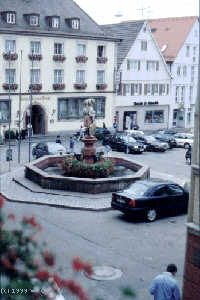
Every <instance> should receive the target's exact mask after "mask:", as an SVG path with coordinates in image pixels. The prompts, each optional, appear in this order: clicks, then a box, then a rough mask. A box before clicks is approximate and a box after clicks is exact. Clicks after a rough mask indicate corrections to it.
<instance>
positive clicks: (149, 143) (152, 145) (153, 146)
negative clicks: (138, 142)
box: [143, 135, 169, 152]
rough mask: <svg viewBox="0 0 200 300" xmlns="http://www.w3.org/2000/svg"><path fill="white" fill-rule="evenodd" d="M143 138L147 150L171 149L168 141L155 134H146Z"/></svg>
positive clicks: (161, 150) (160, 150)
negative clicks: (158, 138) (159, 138)
mask: <svg viewBox="0 0 200 300" xmlns="http://www.w3.org/2000/svg"><path fill="white" fill-rule="evenodd" d="M143 140H144V143H145V145H146V151H155V152H165V151H166V150H168V149H169V144H168V143H166V142H161V141H159V140H157V139H156V138H155V137H153V136H150V135H146V136H144V137H143Z"/></svg>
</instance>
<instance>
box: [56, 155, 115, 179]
mask: <svg viewBox="0 0 200 300" xmlns="http://www.w3.org/2000/svg"><path fill="white" fill-rule="evenodd" d="M62 169H63V170H64V171H65V175H66V176H72V177H81V178H104V177H108V176H109V175H110V174H111V173H112V172H113V170H114V163H113V162H112V161H111V160H108V159H102V160H101V161H100V162H98V163H95V164H92V165H90V164H87V163H85V162H83V161H79V160H77V159H76V158H73V157H67V158H66V159H65V160H64V162H63V164H62Z"/></svg>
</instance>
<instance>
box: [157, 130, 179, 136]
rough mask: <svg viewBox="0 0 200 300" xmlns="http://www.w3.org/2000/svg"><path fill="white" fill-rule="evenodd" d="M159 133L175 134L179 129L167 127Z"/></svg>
mask: <svg viewBox="0 0 200 300" xmlns="http://www.w3.org/2000/svg"><path fill="white" fill-rule="evenodd" d="M158 133H160V134H169V135H174V134H176V133H177V131H176V130H175V129H165V130H159V131H158Z"/></svg>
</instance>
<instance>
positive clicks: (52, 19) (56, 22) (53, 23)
mask: <svg viewBox="0 0 200 300" xmlns="http://www.w3.org/2000/svg"><path fill="white" fill-rule="evenodd" d="M47 21H48V25H49V26H50V27H51V28H55V29H58V28H59V27H60V17H57V16H49V17H47Z"/></svg>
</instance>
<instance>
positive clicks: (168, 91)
mask: <svg viewBox="0 0 200 300" xmlns="http://www.w3.org/2000/svg"><path fill="white" fill-rule="evenodd" d="M167 95H169V84H167Z"/></svg>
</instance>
